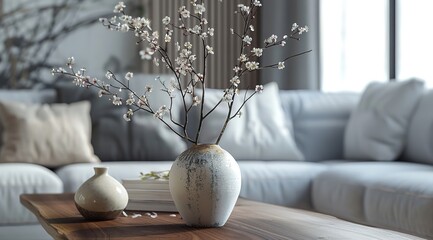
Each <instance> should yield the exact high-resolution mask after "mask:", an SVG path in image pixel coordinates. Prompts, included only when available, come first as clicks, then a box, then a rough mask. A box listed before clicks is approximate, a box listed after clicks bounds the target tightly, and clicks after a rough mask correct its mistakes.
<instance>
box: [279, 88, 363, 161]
mask: <svg viewBox="0 0 433 240" xmlns="http://www.w3.org/2000/svg"><path fill="white" fill-rule="evenodd" d="M280 97H281V104H282V107H283V109H284V112H285V114H286V117H287V119H292V124H293V131H294V137H295V141H296V144H297V146H298V148H299V149H300V150H301V151H302V153H303V154H304V157H305V159H306V160H307V161H323V160H339V159H343V142H344V130H345V127H346V123H347V121H348V119H349V116H350V113H351V111H352V110H353V109H354V108H355V107H356V105H357V103H358V101H359V98H360V94H359V93H322V92H319V91H308V90H296V91H290V90H281V91H280ZM288 123H290V122H288Z"/></svg>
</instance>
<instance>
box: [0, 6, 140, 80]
mask: <svg viewBox="0 0 433 240" xmlns="http://www.w3.org/2000/svg"><path fill="white" fill-rule="evenodd" d="M117 2H118V0H100V1H94V0H88V1H87V3H86V4H82V5H80V9H79V10H78V11H77V12H74V14H71V15H69V16H68V17H67V19H62V20H63V21H66V22H67V21H76V20H77V19H81V18H86V17H97V16H99V15H103V14H111V13H112V12H113V8H114V6H115V5H116V3H117ZM26 3H31V4H33V5H35V4H37V5H38V6H44V5H46V4H52V3H59V0H38V1H37V2H35V1H34V0H3V6H2V7H3V12H5V13H6V12H9V11H11V10H12V9H15V8H16V7H17V6H19V5H21V4H26ZM33 5H32V6H33ZM24 24H27V25H28V27H30V28H31V27H32V26H35V23H34V22H31V21H28V23H27V22H24ZM0 39H1V38H0ZM0 50H1V49H0ZM138 52H139V46H137V45H136V39H135V37H134V36H133V34H131V33H120V32H114V31H110V30H108V29H106V28H105V27H103V26H102V25H101V24H100V23H95V24H93V25H92V26H90V27H84V28H82V29H79V30H77V31H75V32H73V33H71V34H69V35H68V36H67V37H66V38H64V39H62V40H61V41H60V42H59V44H58V46H57V48H56V49H55V51H54V52H53V54H52V55H51V57H50V58H49V60H48V62H49V63H50V64H57V65H59V66H65V63H66V60H67V58H68V57H71V56H73V57H75V60H76V63H77V65H78V66H77V67H85V68H86V69H87V70H88V73H89V74H91V75H94V76H103V75H105V72H106V71H107V70H112V71H113V72H125V71H134V70H140V68H141V62H140V61H141V59H140V58H139V54H138ZM0 67H2V66H0ZM42 78H43V79H44V80H43V81H44V82H50V80H51V79H54V77H53V76H51V73H50V70H47V71H46V73H44V74H43V76H42Z"/></svg>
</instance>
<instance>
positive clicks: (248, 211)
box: [20, 194, 421, 240]
mask: <svg viewBox="0 0 433 240" xmlns="http://www.w3.org/2000/svg"><path fill="white" fill-rule="evenodd" d="M73 196H74V195H73V194H23V195H21V198H20V199H21V203H22V204H23V205H24V206H25V207H27V208H28V209H29V210H30V211H31V212H33V213H34V214H35V215H36V216H37V218H38V220H39V222H40V223H41V225H42V226H43V227H44V229H45V230H46V231H47V232H48V233H49V234H50V235H51V236H52V237H53V238H54V239H77V240H81V239H122V240H125V239H126V240H127V239H176V240H182V239H209V240H212V239H224V240H226V239H237V240H241V239H252V240H253V239H300V240H302V239H305V240H311V239H357V240H362V239H374V240H378V239H384V240H385V239H392V240H398V239H407V240H409V239H411V240H414V239H421V238H417V237H414V236H410V235H407V234H403V233H399V232H395V231H390V230H385V229H379V228H374V227H368V226H364V225H359V224H355V223H351V222H347V221H344V220H341V219H338V218H335V217H332V216H329V215H324V214H320V213H315V212H310V211H305V210H299V209H292V208H286V207H281V206H275V205H271V204H265V203H259V202H253V201H249V200H245V199H239V200H238V203H237V204H236V207H235V208H234V210H233V213H232V215H231V217H230V219H229V220H228V222H227V223H226V225H225V226H224V227H221V228H193V227H188V226H186V225H185V224H184V223H183V221H182V218H181V217H180V215H179V214H176V217H173V216H172V215H171V214H170V213H158V216H157V217H156V218H151V217H150V216H146V215H145V212H139V211H127V213H128V214H129V215H128V216H127V217H125V216H120V217H118V218H116V219H114V220H109V221H88V220H85V219H84V218H83V217H82V216H81V215H80V213H79V212H78V210H77V209H76V207H75V205H74V200H73ZM132 213H140V214H142V217H137V218H132V217H131V215H132Z"/></svg>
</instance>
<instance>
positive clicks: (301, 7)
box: [260, 0, 320, 89]
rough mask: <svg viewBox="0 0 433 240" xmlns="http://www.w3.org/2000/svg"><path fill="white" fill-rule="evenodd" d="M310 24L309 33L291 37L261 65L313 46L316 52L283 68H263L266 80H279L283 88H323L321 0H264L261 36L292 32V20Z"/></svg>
mask: <svg viewBox="0 0 433 240" xmlns="http://www.w3.org/2000/svg"><path fill="white" fill-rule="evenodd" d="M294 22H296V23H298V24H299V25H300V26H304V25H308V27H309V29H310V30H309V32H308V33H304V34H302V35H301V40H300V41H296V40H290V39H289V40H288V41H287V45H286V46H285V47H284V48H281V47H274V49H272V51H269V52H267V53H266V54H264V55H263V58H262V62H261V65H263V64H264V65H266V64H270V63H274V62H278V60H281V59H284V58H285V57H287V56H289V55H293V54H295V53H298V52H302V51H305V50H309V49H311V50H312V52H310V53H308V54H306V55H303V56H300V57H296V58H294V59H291V60H288V62H286V64H285V66H286V68H285V69H283V70H277V69H265V70H263V71H261V75H260V80H261V82H262V83H267V82H271V81H275V82H277V83H278V85H279V87H280V89H319V87H320V84H319V83H320V82H319V79H320V69H319V0H264V1H263V9H262V15H261V33H260V34H261V39H265V38H267V37H269V36H270V35H271V34H273V33H274V34H276V35H277V36H278V37H282V36H283V35H285V34H288V33H290V30H291V27H292V23H294Z"/></svg>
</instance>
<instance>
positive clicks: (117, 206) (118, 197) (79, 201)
mask: <svg viewBox="0 0 433 240" xmlns="http://www.w3.org/2000/svg"><path fill="white" fill-rule="evenodd" d="M94 170H95V175H93V176H92V177H91V178H89V179H88V180H87V181H85V182H84V183H83V184H82V185H81V186H80V187H79V188H78V190H77V192H76V193H75V196H74V201H75V205H76V206H77V209H78V211H79V212H80V213H81V215H83V217H84V218H86V219H89V220H110V219H115V218H116V217H117V216H119V214H120V213H121V212H122V211H123V210H124V209H125V207H126V205H127V204H128V193H127V192H126V189H125V188H124V187H123V185H122V184H121V183H119V182H118V181H117V180H116V179H114V178H113V177H111V176H110V175H108V168H107V167H95V168H94Z"/></svg>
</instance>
